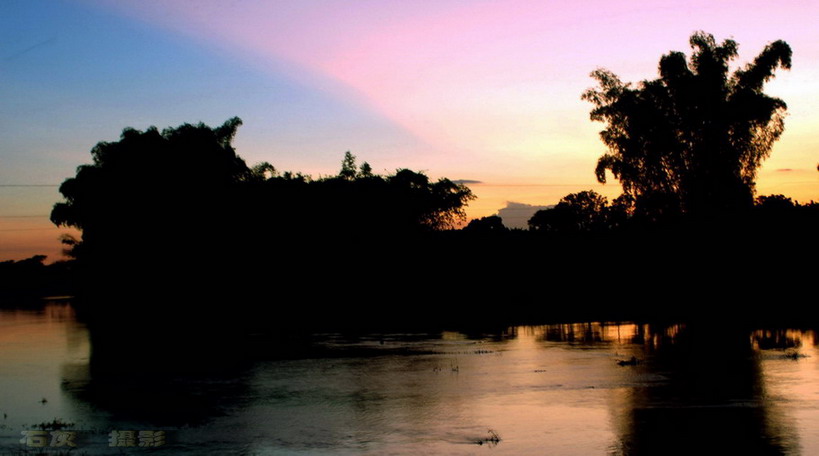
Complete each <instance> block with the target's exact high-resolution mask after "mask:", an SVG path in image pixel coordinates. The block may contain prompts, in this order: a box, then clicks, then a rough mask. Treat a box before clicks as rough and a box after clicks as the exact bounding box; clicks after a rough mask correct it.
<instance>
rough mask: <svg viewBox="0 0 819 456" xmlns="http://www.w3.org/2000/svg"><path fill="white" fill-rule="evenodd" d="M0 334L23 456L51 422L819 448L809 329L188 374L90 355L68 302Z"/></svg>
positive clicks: (627, 328) (336, 439)
mask: <svg viewBox="0 0 819 456" xmlns="http://www.w3.org/2000/svg"><path fill="white" fill-rule="evenodd" d="M0 328H2V331H1V332H0V361H2V366H3V370H2V371H0V385H2V388H0V411H2V412H4V413H7V414H8V415H9V416H8V418H7V419H6V420H4V422H3V423H4V424H3V425H2V426H0V436H2V438H0V448H2V449H6V448H10V449H12V450H19V443H17V441H18V439H19V430H20V429H24V428H25V426H31V425H33V424H36V423H40V422H44V421H50V420H52V419H53V418H60V419H62V420H64V421H68V422H73V423H76V429H80V430H84V431H87V432H96V433H93V434H92V435H91V436H90V437H89V438H88V439H87V440H85V441H83V445H84V446H83V448H82V451H84V452H87V453H88V454H107V450H108V448H107V445H106V442H107V440H106V439H107V437H106V433H107V432H108V431H109V430H111V429H165V430H167V431H168V432H169V436H170V438H169V441H168V442H169V443H168V445H169V447H168V449H167V450H168V451H170V452H172V453H173V454H201V453H202V452H203V451H207V452H210V453H214V452H218V453H224V454H280V453H287V454H362V453H367V454H376V453H378V454H380V453H389V454H418V453H424V454H440V453H445V454H477V453H483V452H486V451H491V452H492V453H493V454H515V455H518V454H523V455H526V454H544V453H546V454H579V455H580V454H582V455H587V454H681V453H696V454H708V453H730V454H735V453H736V454H739V453H750V454H798V453H800V452H802V453H804V454H811V453H813V452H815V451H816V450H819V447H817V442H819V425H817V423H819V412H817V410H819V390H817V388H816V380H817V379H818V378H819V372H817V363H816V360H817V359H819V353H817V348H816V343H815V341H816V337H815V334H814V332H813V331H802V330H774V329H769V330H756V331H751V330H739V329H730V328H727V327H723V326H714V325H712V326H702V325H696V326H692V325H687V326H683V325H649V324H631V323H629V324H614V323H579V324H565V325H547V326H520V327H512V328H502V329H491V328H490V329H486V328H484V329H480V330H472V331H450V332H431V333H406V334H396V333H388V334H355V333H353V334H350V333H345V334H336V333H325V334H314V335H312V337H310V338H304V339H301V340H298V341H293V340H290V341H288V342H286V343H285V342H284V341H282V340H277V339H259V340H257V341H255V342H254V347H253V350H252V352H250V354H249V355H247V356H228V357H227V358H228V359H231V360H234V361H235V360H242V361H239V362H224V359H211V360H208V359H207V357H205V358H202V357H196V358H193V359H195V360H196V364H197V368H196V369H193V370H191V369H190V367H191V366H190V363H179V365H178V366H174V365H172V364H168V363H154V356H153V355H155V353H151V352H150V351H146V352H145V353H143V354H142V356H136V357H132V355H133V353H128V354H127V356H126V359H125V360H124V361H126V362H119V363H111V362H110V361H109V360H110V359H111V357H112V356H115V355H116V353H117V351H116V350H115V349H113V348H112V347H107V348H106V349H104V350H92V347H91V346H90V345H89V342H88V341H89V337H88V333H87V329H86V328H85V327H84V326H83V325H81V324H79V323H77V322H76V321H75V319H74V317H73V313H72V312H71V310H70V307H68V306H65V305H51V306H46V307H45V308H43V309H40V310H36V311H35V310H25V311H9V310H4V311H0ZM229 348H230V349H234V348H235V347H229ZM189 349H190V347H189V346H187V345H184V346H182V347H177V348H176V349H174V348H173V347H167V348H166V353H165V355H171V356H170V358H171V359H173V358H174V357H175V356H179V357H180V359H182V358H185V351H186V350H189ZM223 350H227V349H225V348H224V347H223ZM285 353H289V356H282V354H285ZM794 354H795V355H794ZM632 357H633V358H634V359H635V360H636V361H635V362H634V363H621V364H618V362H617V361H618V360H620V361H623V360H630V359H632ZM164 358H166V359H167V358H168V356H165V357H164ZM121 361H123V360H121ZM44 397H45V398H47V399H48V402H47V403H45V404H43V403H40V402H39V401H40V399H42V398H44ZM493 435H496V436H497V437H498V439H499V440H493ZM126 454H129V453H126Z"/></svg>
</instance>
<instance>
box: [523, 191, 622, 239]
mask: <svg viewBox="0 0 819 456" xmlns="http://www.w3.org/2000/svg"><path fill="white" fill-rule="evenodd" d="M608 208H609V206H608V200H607V199H606V197H605V196H603V195H600V194H599V193H597V192H595V191H594V190H586V191H582V192H578V193H570V194H568V195H566V196H564V197H563V198H562V199H561V200H560V202H559V203H558V204H557V205H556V206H555V207H553V208H551V209H544V210H540V211H537V212H535V214H534V215H533V216H532V218H530V219H529V229H530V230H532V231H542V232H560V233H576V232H588V231H599V230H603V229H605V228H606V227H607V219H606V218H607V215H608Z"/></svg>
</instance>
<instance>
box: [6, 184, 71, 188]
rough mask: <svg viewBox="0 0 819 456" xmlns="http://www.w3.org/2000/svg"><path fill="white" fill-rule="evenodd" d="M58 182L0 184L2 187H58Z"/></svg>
mask: <svg viewBox="0 0 819 456" xmlns="http://www.w3.org/2000/svg"><path fill="white" fill-rule="evenodd" d="M59 186H60V184H0V187H2V188H16V187H59Z"/></svg>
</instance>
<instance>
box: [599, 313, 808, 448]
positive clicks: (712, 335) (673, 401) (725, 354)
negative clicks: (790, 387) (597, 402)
mask: <svg viewBox="0 0 819 456" xmlns="http://www.w3.org/2000/svg"><path fill="white" fill-rule="evenodd" d="M645 347H646V352H644V356H645V358H646V359H647V361H646V362H644V363H641V364H640V365H638V366H635V367H629V368H628V369H632V370H633V371H634V372H632V373H634V374H637V375H641V376H646V378H657V377H656V376H661V377H660V378H662V380H661V381H655V382H652V383H646V384H645V385H644V386H637V387H635V388H634V390H633V392H632V394H630V395H629V396H628V397H627V398H624V401H623V402H622V403H620V404H618V406H619V407H620V409H619V410H616V411H615V414H616V420H617V428H618V432H619V444H618V447H619V448H618V451H617V453H618V454H619V453H622V454H635V455H636V454H651V455H654V454H686V455H690V454H770V455H776V454H786V453H790V452H792V451H795V449H796V442H795V439H796V437H795V436H794V435H792V434H790V433H789V432H788V430H787V429H786V428H785V427H784V426H783V424H782V423H780V422H779V420H780V418H779V417H778V415H777V414H776V412H775V411H774V410H773V409H772V405H771V404H770V403H769V402H767V401H766V397H765V391H764V386H763V385H762V374H761V367H760V364H759V360H758V358H757V357H756V356H754V353H753V350H752V347H751V344H750V343H749V337H748V334H747V333H746V332H745V331H742V330H736V329H732V328H730V327H722V326H711V327H703V326H697V325H693V326H689V327H688V328H686V329H685V330H683V331H682V332H681V333H680V334H679V335H678V337H676V338H675V339H673V341H672V340H666V343H661V344H657V345H653V346H649V345H645ZM649 348H651V350H649Z"/></svg>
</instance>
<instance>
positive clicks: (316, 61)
mask: <svg viewBox="0 0 819 456" xmlns="http://www.w3.org/2000/svg"><path fill="white" fill-rule="evenodd" d="M817 17H819V2H816V1H815V0H811V1H796V0H791V1H781V2H776V3H771V2H761V1H757V0H744V1H733V0H728V1H719V2H714V1H711V0H708V1H701V0H694V1H690V0H689V1H666V0H660V1H657V0H655V1H641V0H605V1H601V0H589V1H584V2H575V1H563V0H555V1H548V2H544V1H539V0H473V1H468V0H435V1H431V0H353V1H346V0H345V1H342V0H233V1H229V0H197V1H195V2H194V1H182V0H138V1H137V0H3V1H2V2H0V100H2V101H1V102H0V103H2V104H0V260H5V259H20V258H26V257H28V256H31V255H33V254H38V253H42V254H46V255H49V259H50V261H53V260H57V259H59V257H60V250H61V246H60V243H59V242H58V240H57V239H58V237H59V236H60V235H61V233H64V232H70V230H65V229H57V228H56V227H54V226H53V225H51V223H50V222H49V220H48V214H49V213H50V210H51V207H52V206H53V204H54V203H55V202H57V201H59V200H60V194H59V191H58V187H59V184H60V183H61V182H62V181H63V180H65V179H66V178H69V177H72V176H73V175H74V173H75V170H76V167H77V166H79V165H81V164H84V163H89V162H90V153H89V152H90V150H91V148H92V147H93V146H94V145H95V144H96V143H97V142H100V141H115V140H117V139H118V138H119V135H120V133H121V131H122V129H123V128H125V127H133V128H136V129H140V130H144V129H145V128H147V127H149V126H151V125H155V126H157V127H159V128H160V129H161V128H165V127H175V126H178V125H180V124H183V123H197V122H204V123H206V124H208V125H211V126H216V125H220V124H222V123H223V122H224V121H225V120H227V119H229V118H231V117H233V116H238V117H240V118H241V119H242V120H243V122H244V125H243V126H242V127H240V129H239V133H238V135H237V137H236V139H235V141H234V146H235V148H236V150H237V153H238V154H239V155H240V156H242V157H243V158H244V159H245V160H246V161H247V162H248V163H249V164H253V163H257V162H260V161H269V162H270V163H272V164H273V165H274V166H276V168H277V169H280V170H292V171H301V172H304V173H306V174H311V175H313V176H314V177H317V176H320V175H328V174H335V173H337V172H338V170H339V169H340V163H341V159H342V157H343V155H344V152H346V151H350V152H352V153H353V154H354V155H355V156H356V157H358V159H359V161H367V162H369V163H370V164H371V165H372V167H373V169H374V171H376V172H379V173H390V172H394V171H395V170H396V169H398V168H410V169H413V170H422V171H424V172H425V173H426V174H428V175H430V176H431V177H433V178H438V177H447V178H450V179H452V180H464V181H468V182H471V183H470V184H469V187H470V188H471V189H472V191H473V192H474V193H475V194H476V195H477V196H478V199H477V200H475V201H473V202H471V203H470V206H469V208H468V211H467V213H468V216H469V218H477V217H482V216H487V215H493V214H498V213H500V214H501V215H502V216H503V217H504V219H505V220H506V221H507V223H508V224H511V225H517V226H522V225H523V224H525V220H526V218H527V216H528V214H530V213H531V212H532V211H534V210H536V209H537V208H539V207H543V206H548V205H551V204H555V203H557V202H558V201H559V200H560V198H561V197H562V196H564V195H566V194H568V193H572V192H577V191H582V190H588V189H594V190H596V191H598V192H600V193H602V194H604V195H606V196H608V197H609V198H614V197H616V196H617V195H618V194H619V193H620V187H619V185H618V184H617V182H616V181H613V180H610V181H609V183H608V184H606V185H601V184H599V183H597V181H596V180H595V176H594V167H595V164H596V161H597V158H598V157H599V156H600V155H601V154H602V153H604V152H605V149H604V147H603V145H602V143H601V142H600V140H599V136H598V133H599V131H600V130H601V129H602V128H603V124H600V123H594V122H591V121H590V120H589V111H590V109H591V105H590V104H589V103H587V102H584V101H582V100H581V99H580V96H581V94H582V93H583V92H584V91H585V90H586V89H588V88H590V87H592V86H594V81H593V80H592V79H591V78H590V77H589V74H590V73H591V72H592V71H593V70H595V69H596V68H601V67H602V68H607V69H609V70H611V71H613V72H614V73H615V74H617V75H618V76H620V77H621V79H623V80H625V81H632V82H639V81H640V80H646V79H653V78H655V77H656V76H657V63H658V61H659V58H660V57H661V56H662V55H663V54H665V53H668V52H669V51H672V50H676V51H682V52H685V53H686V54H690V48H689V46H688V38H689V37H690V36H691V34H692V33H693V32H695V31H697V30H703V31H706V32H708V33H712V34H714V36H715V37H716V39H717V40H718V41H722V40H724V39H726V38H731V39H734V40H736V41H737V42H738V43H739V58H738V59H737V60H736V64H737V65H743V64H745V63H747V62H749V61H751V60H752V59H753V58H754V57H755V56H756V55H757V54H758V53H759V52H760V51H761V50H762V49H763V48H764V46H765V45H766V44H767V43H770V42H772V41H775V40H778V39H782V40H785V41H786V42H788V44H790V46H791V48H792V49H793V68H792V69H791V70H790V71H779V72H778V73H777V75H776V78H775V79H774V80H773V81H771V82H770V83H769V84H768V85H767V88H766V92H767V93H769V94H771V95H774V96H778V97H781V98H782V99H784V100H785V102H786V103H787V104H788V113H789V114H788V117H787V118H786V123H785V133H784V135H783V136H782V138H781V139H780V141H779V142H778V143H777V144H776V145H775V146H774V149H773V152H772V154H771V157H770V158H769V159H768V160H767V161H766V162H765V163H764V164H763V167H762V168H761V170H760V172H759V177H758V180H757V190H758V194H773V193H782V194H785V195H787V196H790V197H792V198H794V199H797V200H799V201H802V202H807V201H810V200H819V173H817V172H816V166H817V162H819V135H818V134H817V133H816V130H817V127H818V126H819V109H817V108H819V28H817V27H816V26H815V20H816V18H817ZM74 234H76V233H74Z"/></svg>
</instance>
